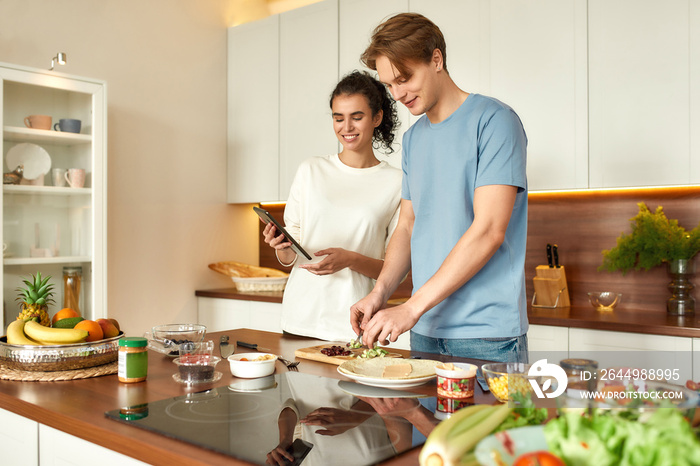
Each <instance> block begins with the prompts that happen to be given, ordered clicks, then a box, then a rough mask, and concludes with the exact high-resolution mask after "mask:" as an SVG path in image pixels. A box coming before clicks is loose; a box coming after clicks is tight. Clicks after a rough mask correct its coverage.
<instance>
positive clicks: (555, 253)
mask: <svg viewBox="0 0 700 466" xmlns="http://www.w3.org/2000/svg"><path fill="white" fill-rule="evenodd" d="M552 256H554V267H556V268H559V267H561V266H560V265H559V248H558V246H557V245H556V244H555V245H554V246H552ZM550 267H551V266H550Z"/></svg>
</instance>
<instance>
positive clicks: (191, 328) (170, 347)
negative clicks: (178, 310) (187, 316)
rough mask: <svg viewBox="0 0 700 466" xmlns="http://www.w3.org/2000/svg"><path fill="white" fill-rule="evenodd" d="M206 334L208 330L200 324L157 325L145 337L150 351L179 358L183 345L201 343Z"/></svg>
mask: <svg viewBox="0 0 700 466" xmlns="http://www.w3.org/2000/svg"><path fill="white" fill-rule="evenodd" d="M206 333H207V328H206V327H205V326H204V325H200V324H165V325H156V326H155V327H153V328H152V329H151V331H150V332H146V334H145V335H144V337H146V339H147V340H148V347H149V348H150V349H153V350H155V351H158V352H160V353H163V354H167V355H169V356H179V355H180V349H181V347H182V345H183V344H186V343H200V342H201V341H202V340H204V336H205V335H206ZM185 352H186V351H185Z"/></svg>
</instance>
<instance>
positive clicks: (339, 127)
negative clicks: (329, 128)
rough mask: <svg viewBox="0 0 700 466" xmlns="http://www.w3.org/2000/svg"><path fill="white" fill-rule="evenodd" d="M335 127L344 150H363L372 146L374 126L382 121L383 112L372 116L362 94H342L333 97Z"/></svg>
mask: <svg viewBox="0 0 700 466" xmlns="http://www.w3.org/2000/svg"><path fill="white" fill-rule="evenodd" d="M331 110H332V112H333V129H334V130H335V135H336V137H337V138H338V140H339V141H340V143H341V144H342V145H343V150H349V151H354V152H361V151H363V150H366V149H367V148H368V147H369V148H370V149H371V147H372V135H373V134H374V128H376V127H377V126H379V123H381V121H382V112H381V111H380V112H379V113H377V114H376V115H374V116H372V110H371V109H370V108H369V102H368V101H367V98H366V97H364V96H363V95H360V94H352V95H347V94H341V95H338V96H336V97H335V98H334V99H333V105H332V107H331Z"/></svg>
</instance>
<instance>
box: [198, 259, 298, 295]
mask: <svg viewBox="0 0 700 466" xmlns="http://www.w3.org/2000/svg"><path fill="white" fill-rule="evenodd" d="M209 268H210V269H212V270H213V271H215V272H218V273H220V274H223V275H226V276H227V277H231V280H232V281H233V284H234V285H235V287H236V289H237V290H238V291H240V292H243V293H255V292H270V291H284V287H285V285H286V284H287V278H289V274H288V273H286V272H282V271H281V270H277V269H272V268H269V267H258V266H255V265H249V264H243V263H240V262H217V263H215V264H209Z"/></svg>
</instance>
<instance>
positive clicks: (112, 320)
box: [107, 319, 121, 331]
mask: <svg viewBox="0 0 700 466" xmlns="http://www.w3.org/2000/svg"><path fill="white" fill-rule="evenodd" d="M107 320H109V321H110V322H112V323H113V324H114V326H115V327H117V330H119V331H121V327H120V326H119V322H117V319H107Z"/></svg>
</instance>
